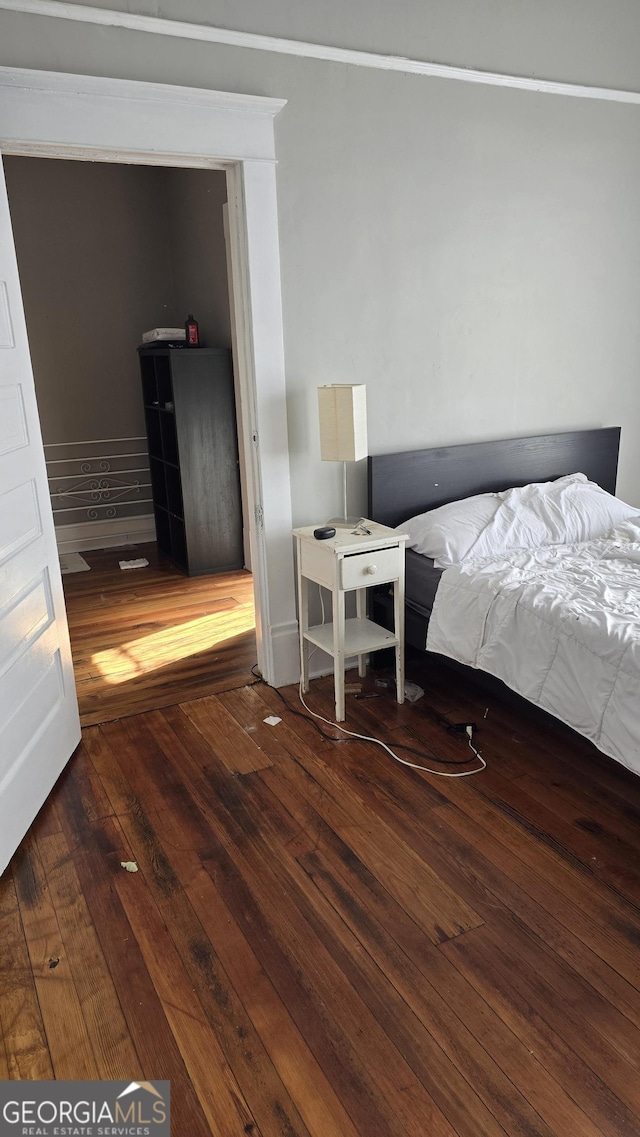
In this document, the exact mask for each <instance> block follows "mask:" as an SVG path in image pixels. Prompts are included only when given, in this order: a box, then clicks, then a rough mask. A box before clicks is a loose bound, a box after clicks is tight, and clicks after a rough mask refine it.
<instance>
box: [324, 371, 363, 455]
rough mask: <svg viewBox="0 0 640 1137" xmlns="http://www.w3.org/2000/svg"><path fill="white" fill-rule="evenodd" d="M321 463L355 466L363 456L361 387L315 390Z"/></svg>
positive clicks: (333, 387)
mask: <svg viewBox="0 0 640 1137" xmlns="http://www.w3.org/2000/svg"><path fill="white" fill-rule="evenodd" d="M318 414H319V417H320V456H321V458H322V461H323V462H359V461H360V459H361V458H366V456H367V453H368V451H367V388H366V386H365V384H364V383H352V384H346V383H344V384H343V383H333V384H332V385H331V386H328V387H318Z"/></svg>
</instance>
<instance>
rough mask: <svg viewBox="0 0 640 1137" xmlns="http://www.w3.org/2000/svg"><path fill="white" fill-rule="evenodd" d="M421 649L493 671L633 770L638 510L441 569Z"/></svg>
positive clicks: (638, 748) (639, 666)
mask: <svg viewBox="0 0 640 1137" xmlns="http://www.w3.org/2000/svg"><path fill="white" fill-rule="evenodd" d="M427 649H428V650H429V651H435V652H440V653H442V654H443V655H446V656H449V657H451V658H452V659H456V660H458V661H459V662H460V663H466V664H468V665H470V666H471V667H477V668H482V669H483V670H484V671H488V672H490V673H491V674H492V675H496V676H498V677H499V678H500V679H502V680H503V682H504V683H506V684H507V685H508V686H509V687H511V688H513V690H515V691H518V692H519V693H520V694H521V695H524V696H525V698H527V699H529V700H530V701H531V702H532V703H535V704H537V705H538V706H540V707H544V709H545V710H547V711H550V712H551V713H552V714H553V715H556V716H557V718H559V719H562V721H563V722H565V723H568V724H569V725H570V726H572V727H574V728H575V729H576V730H578V731H580V733H581V734H584V735H585V736H586V737H587V738H590V739H591V741H592V742H594V743H595V745H596V746H597V747H598V748H599V749H600V750H602V751H603V752H604V753H605V754H608V755H610V757H612V758H616V759H617V760H618V761H619V762H622V764H623V765H625V766H627V767H628V768H629V769H630V770H633V771H634V772H635V773H640V517H636V518H634V520H632V521H625V522H623V523H622V524H620V525H618V526H617V527H616V528H615V529H612V530H611V531H610V532H609V533H608V534H607V536H605V537H601V538H599V539H598V540H594V541H588V542H586V543H584V544H581V545H572V546H569V545H555V546H551V547H545V548H539V549H532V550H518V551H515V552H511V553H508V554H506V555H504V554H502V555H500V556H496V557H489V558H484V559H477V558H476V559H473V560H470V561H467V562H466V563H465V564H464V565H458V566H455V567H453V568H449V569H446V570H445V572H444V573H443V576H442V580H441V582H440V584H439V586H438V591H437V593H436V598H435V603H434V607H433V613H432V615H431V618H430V620H429V630H428V634H427Z"/></svg>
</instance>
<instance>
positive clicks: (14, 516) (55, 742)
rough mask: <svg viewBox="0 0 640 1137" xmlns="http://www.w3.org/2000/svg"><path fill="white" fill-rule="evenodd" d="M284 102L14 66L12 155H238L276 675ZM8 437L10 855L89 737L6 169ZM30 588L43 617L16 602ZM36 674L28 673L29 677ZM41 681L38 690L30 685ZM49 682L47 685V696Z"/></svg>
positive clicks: (0, 445)
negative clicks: (278, 125) (279, 144)
mask: <svg viewBox="0 0 640 1137" xmlns="http://www.w3.org/2000/svg"><path fill="white" fill-rule="evenodd" d="M283 106H284V103H283V102H282V101H281V100H277V99H272V98H263V97H255V96H248V95H235V94H230V93H228V92H219V91H212V90H206V89H196V88H192V87H172V86H169V85H166V84H160V83H143V82H138V81H131V80H119V79H110V78H106V79H104V78H98V77H96V76H88V75H70V74H66V73H56V72H46V71H37V70H27V69H22V68H11V67H6V68H5V67H2V68H0V152H1V153H2V156H3V157H4V156H6V155H17V156H22V157H39V158H60V159H78V160H81V161H90V162H93V161H104V162H113V163H123V162H124V163H128V164H134V165H147V166H171V167H181V168H183V167H185V168H197V169H224V170H225V172H226V177H227V187H228V198H229V207H228V216H229V235H230V263H231V283H232V294H233V297H232V308H233V311H234V318H233V324H234V325H235V327H236V328H237V352H236V358H237V374H238V379H239V388H240V410H241V418H242V425H243V447H244V458H245V467H246V470H247V472H248V475H249V476H248V496H249V510H248V514H247V520H248V524H249V529H250V538H251V558H252V566H253V571H254V579H255V582H256V588H255V601H256V632H257V635H256V640H257V656H258V666H259V668H260V671H261V672H262V675H263V677H264V678H265V679H266V681H267V682H268V683H270V684H271V685H273V686H283V685H285V684H287V683H291V682H293V681H294V680H295V679H296V678H297V675H298V672H299V662H298V650H297V621H296V618H295V604H294V586H293V579H294V576H293V556H292V548H291V526H292V516H291V486H290V475H289V463H288V453H289V444H288V436H287V419H286V395H285V378H284V343H283V327H282V303H281V294H280V258H279V243H278V219H277V204H276V177H275V140H274V129H273V125H274V124H273V120H274V116H275V115H277V114H278V113H279V111H281V110H282V107H283ZM0 349H2V353H3V363H4V364H5V366H3V369H2V371H0V398H1V399H2V401H3V403H4V405H5V406H6V408H7V415H8V419H7V420H6V423H3V425H4V427H5V430H4V435H3V439H2V440H0V473H1V474H2V478H1V479H0V513H1V514H2V531H3V537H4V545H3V547H2V550H1V551H0V553H1V555H0V560H2V558H4V559H3V564H2V569H3V579H4V581H5V583H6V585H7V589H6V590H5V591H4V592H3V594H2V595H1V596H0V620H2V619H5V618H6V619H7V622H6V624H5V625H4V626H5V627H6V628H7V629H8V630H9V632H10V634H9V635H8V636H7V637H5V641H4V644H3V646H4V657H5V670H4V673H3V674H0V737H1V738H2V741H3V746H2V748H0V749H1V750H2V757H3V762H2V766H1V768H0V867H4V865H6V863H7V862H8V860H9V857H10V856H11V854H12V852H13V851H14V850H15V848H16V847H17V844H18V843H19V841H20V839H21V837H22V836H23V835H24V833H25V832H26V830H27V829H28V827H29V825H30V824H31V822H32V821H33V818H34V817H35V815H36V813H37V812H38V810H39V809H40V807H41V806H42V804H43V802H44V801H45V799H46V797H47V795H48V793H49V792H50V790H51V787H52V786H53V784H54V782H55V781H56V778H57V777H58V776H59V774H60V772H61V771H62V769H63V768H64V766H65V764H66V762H67V761H68V759H69V757H70V756H71V754H72V752H73V750H74V748H75V746H76V745H77V742H78V739H79V733H80V728H79V720H78V711H77V701H76V698H75V689H74V683H73V674H72V663H71V654H70V649H69V639H68V629H67V618H66V611H65V607H64V597H63V592H62V584H61V577H60V569H59V563H58V556H57V547H56V540H55V535H54V526H53V518H52V514H51V508H50V502H49V500H48V487H47V478H46V467H45V462H44V451H43V447H42V442H41V434H40V424H39V419H38V410H37V407H36V402H35V390H34V384H33V375H32V369H31V361H30V356H29V349H28V343H27V334H26V326H25V321H24V314H23V304H22V296H21V289H20V283H19V279H18V273H17V266H16V260H15V253H14V245H13V235H12V231H11V223H10V216H9V210H8V204H7V199H6V194H5V192H4V178H2V184H1V185H0ZM32 597H39V598H40V600H41V603H40V609H41V613H40V616H39V617H37V618H36V619H35V622H33V621H31V622H30V623H28V624H25V622H24V621H20V620H13V615H14V613H16V612H18V611H20V612H21V611H22V610H23V604H27V603H28V602H30V600H31V598H32ZM26 673H28V675H29V682H28V684H25V683H24V681H23V678H24V675H25V674H26ZM25 690H28V691H29V692H30V693H29V695H28V696H27V697H25V696H24V691H25ZM36 693H37V697H36Z"/></svg>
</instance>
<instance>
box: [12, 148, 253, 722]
mask: <svg viewBox="0 0 640 1137" xmlns="http://www.w3.org/2000/svg"><path fill="white" fill-rule="evenodd" d="M4 167H5V179H6V185H7V192H8V197H9V205H10V209H11V216H12V226H13V233H14V241H15V246H16V254H17V259H18V266H19V270H20V278H21V285H22V293H23V301H24V307H25V315H26V320H27V328H28V332H29V341H30V348H31V357H32V363H33V370H34V378H35V385H36V394H37V397H38V405H39V411H40V422H41V428H42V434H43V442H44V448H45V456H46V460H47V473H48V477H49V489H50V494H51V505H52V510H53V516H54V522H55V526H56V537H57V543H58V549H59V551H60V553H61V564H62V572H63V587H64V594H65V603H66V608H67V616H68V621H69V631H70V639H71V648H72V654H73V660H74V673H75V681H76V690H77V694H78V701H79V709H80V719H81V723H82V725H83V726H87V725H92V724H95V723H99V722H105V721H109V720H111V719H113V718H120V717H122V716H123V715H125V714H132V713H137V712H140V711H146V710H153V709H156V708H158V707H161V706H166V705H169V704H171V703H176V702H183V701H185V700H187V699H192V698H196V697H201V696H204V695H208V694H213V693H215V692H216V691H219V690H220V689H221V687H228V688H230V687H233V686H238V685H242V684H243V683H246V682H249V681H251V672H250V668H251V666H252V665H253V664H254V663H255V661H256V642H255V613H254V605H253V584H252V579H251V575H250V572H249V571H248V570H249V568H250V549H249V541H248V531H247V529H246V528H245V530H244V557H240V561H239V563H237V567H236V569H235V571H226V572H221V573H219V574H217V575H209V574H207V575H204V576H200V575H199V576H198V577H197V578H196V577H194V576H187V575H185V574H184V573H183V572H181V571H180V568H179V567H178V566H176V565H175V563H173V564H172V563H171V557H167V556H164V555H162V553H163V552H165V553H166V552H167V550H166V549H165V548H164V545H163V541H162V535H161V534H159V536H160V544H161V551H160V553H159V551H158V546H157V542H156V529H157V526H158V525H159V524H161V523H162V525H163V526H164V524H166V523H168V522H169V521H170V522H171V524H172V525H173V524H174V523H175V524H176V525H179V524H180V521H179V520H178V519H177V516H176V509H177V507H175V506H174V505H173V503H172V502H169V503H168V502H167V501H166V500H161V501H160V503H159V502H158V496H159V495H158V488H157V484H156V483H157V469H156V467H157V465H158V463H157V462H156V461H155V459H153V458H151V462H150V459H149V445H151V446H152V445H153V443H152V440H151V439H150V440H149V443H148V440H147V434H148V430H146V429H145V425H146V424H145V413H146V415H147V417H148V413H149V412H148V410H147V412H145V411H144V410H143V403H144V402H145V401H146V400H144V399H143V396H142V391H141V383H140V364H141V363H142V362H143V360H140V361H139V359H138V353H137V351H136V349H137V348H138V346H139V345H140V343H141V340H142V336H143V333H148V332H149V331H150V330H151V329H154V328H155V329H174V330H178V329H180V328H181V326H182V325H183V324H184V320H185V318H186V316H187V314H191V313H196V314H197V317H198V321H199V329H200V344H201V347H207V348H216V349H222V354H221V355H220V357H218V356H211V355H207V354H205V352H204V351H203V352H202V358H201V359H200V360H198V361H197V366H198V370H199V373H200V378H201V381H202V382H203V383H206V384H207V385H209V382H210V381H211V384H212V385H213V386H215V382H216V376H215V374H211V375H209V372H208V370H207V365H208V364H211V363H213V362H215V360H216V359H218V358H220V359H221V360H222V361H224V366H225V371H226V370H227V369H228V366H229V365H228V363H227V357H228V356H229V353H230V351H231V346H232V334H231V317H230V311H229V286H228V279H227V255H226V248H225V235H224V225H223V208H224V206H225V205H226V200H227V189H226V176H225V172H224V171H222V170H192V169H182V168H178V169H176V168H171V167H161V166H139V165H132V164H114V163H101V162H78V161H73V160H56V159H48V158H33V157H16V156H9V157H7V158H5V162H4ZM160 334H165V333H160ZM166 334H168V332H167V333H166ZM176 350H177V349H176ZM183 350H184V349H183ZM187 362H188V363H189V364H194V363H195V362H196V361H195V355H194V354H191V353H190V354H189V357H188V360H187ZM225 378H226V376H225ZM229 381H230V370H229ZM228 394H229V395H231V392H228ZM227 402H228V400H227ZM207 409H208V410H210V412H211V416H212V417H213V416H214V415H216V414H217V413H218V412H219V408H216V407H214V406H213V405H211V406H209V407H208V408H207ZM226 409H227V411H228V412H230V413H231V418H232V420H233V407H232V406H227V408H226ZM156 417H157V415H156ZM161 417H163V418H164V417H166V416H164V415H163V416H161ZM237 418H239V416H237V415H236V419H237ZM234 432H235V426H234V424H233V421H232V422H231V423H230V424H229V427H228V429H227V431H226V434H227V436H228V435H230V434H232V433H234ZM208 440H209V439H208ZM226 444H230V445H231V444H233V442H232V440H231V439H229V438H227V439H226V441H225V445H226ZM203 450H204V446H203ZM234 450H235V446H234ZM239 453H240V454H241V455H242V454H243V448H242V446H240V448H239ZM209 457H210V455H209V454H207V453H204V452H203V454H202V463H203V464H204V463H207V462H208V460H209ZM172 458H174V459H175V461H177V455H172ZM220 461H221V462H222V463H224V464H225V466H227V465H228V464H229V463H230V462H233V455H232V454H231V453H228V454H227V453H225V454H224V455H221V457H220ZM235 461H236V462H237V455H236V458H235ZM150 466H151V469H150ZM239 466H240V472H241V484H242V490H243V493H242V499H243V504H244V511H243V512H244V514H245V515H246V477H245V476H244V469H243V467H242V462H240V463H239ZM166 468H167V470H168V471H169V472H170V473H171V474H172V477H174V478H175V479H176V481H177V482H178V484H179V480H180V470H179V469H178V467H177V466H176V467H175V468H174V465H171V466H167V467H166ZM182 474H183V482H184V469H183V471H182ZM207 488H208V489H209V488H210V492H211V494H216V493H217V492H218V490H219V487H218V486H217V485H216V484H215V482H214V479H211V482H210V483H209V482H208V483H207ZM174 496H175V494H174ZM181 500H182V499H181ZM170 508H171V509H172V510H173V512H171V513H169V512H168V510H169V509H170ZM192 508H193V506H192ZM222 510H223V507H222V505H221V506H220V511H222ZM216 512H218V510H216ZM240 512H241V503H240V501H239V500H238V498H237V492H236V493H235V494H234V495H233V501H228V502H227V503H226V504H225V506H224V514H225V516H224V522H226V523H228V525H229V526H231V527H232V528H233V529H234V531H238V532H239V529H240V525H241V519H240V516H239V513H240ZM154 514H155V518H154ZM231 514H233V516H231ZM198 520H202V519H197V518H195V519H194V518H192V519H191V529H192V532H193V533H194V535H195V534H196V531H197V537H198V540H199V543H200V545H204V552H205V554H206V553H207V551H209V556H210V562H211V564H212V565H213V564H215V563H216V561H217V563H218V564H220V563H225V560H226V562H227V563H228V561H229V557H226V558H224V557H223V558H222V561H221V560H220V557H218V556H217V552H218V550H217V548H216V540H217V535H216V533H215V532H212V531H209V532H208V533H207V534H206V535H204V536H201V535H200V530H202V528H203V525H202V524H201V525H200V527H199V530H197V525H198ZM169 552H170V550H169ZM238 555H239V553H238V551H237V550H234V554H233V560H234V562H237V561H238ZM174 561H175V558H174ZM204 562H205V564H207V563H209V562H208V561H207V558H206V556H205V558H204ZM134 565H137V566H138V567H136V568H133V566H134ZM121 566H124V567H121ZM130 566H131V567H130Z"/></svg>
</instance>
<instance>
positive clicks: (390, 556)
mask: <svg viewBox="0 0 640 1137" xmlns="http://www.w3.org/2000/svg"><path fill="white" fill-rule="evenodd" d="M402 556H404V546H401V547H399V548H395V549H374V550H373V551H371V552H367V553H354V554H353V555H352V556H350V557H343V559H342V568H341V582H340V587H341V588H344V589H349V588H369V586H370V585H372V584H383V583H384V582H385V581H387V580H397V578H398V574H399V571H400V558H401V557H402Z"/></svg>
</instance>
